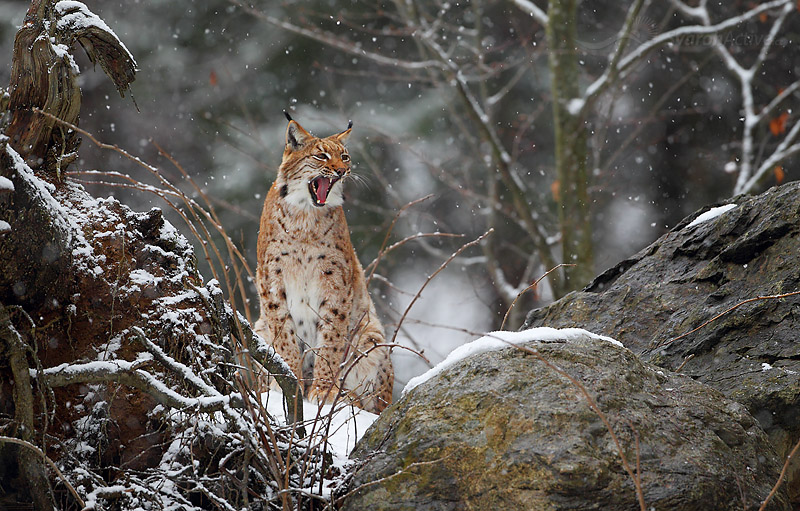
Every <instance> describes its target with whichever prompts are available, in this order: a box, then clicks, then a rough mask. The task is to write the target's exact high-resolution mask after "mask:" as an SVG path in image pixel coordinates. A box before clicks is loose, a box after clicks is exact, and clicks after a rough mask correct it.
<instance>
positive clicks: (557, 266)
mask: <svg viewBox="0 0 800 511" xmlns="http://www.w3.org/2000/svg"><path fill="white" fill-rule="evenodd" d="M562 266H576V265H574V264H567V263H560V264H558V265H556V266H554V267H552V268H550V269H549V270H547V271H546V272H545V273H544V275H542V276H541V277H539V278H538V279H536V280H535V281H534V282H533V284H531V285H530V286H528V287H526V288H525V289H523V290H522V291H520V292H519V293H517V297H516V298H514V301H513V302H511V305H510V306H509V307H508V310H507V311H506V314H505V316H503V322H502V323H500V330H502V329H503V327H505V326H506V320H507V319H508V316H509V314H511V309H513V308H514V305H516V304H517V300H519V298H520V296H522V295H524V294H525V293H527V292H528V291H530V290H531V289H533V288H535V287H536V286H538V285H539V282H541V281H542V280H544V279H545V277H547V276H548V275H550V273H551V272H554V271H556V270H557V269H559V268H561V267H562Z"/></svg>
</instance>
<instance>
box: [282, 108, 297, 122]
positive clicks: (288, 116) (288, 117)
mask: <svg viewBox="0 0 800 511" xmlns="http://www.w3.org/2000/svg"><path fill="white" fill-rule="evenodd" d="M283 115H285V116H286V120H287V121H293V120H294V119H292V116H291V115H289V112H287V111H286V110H284V111H283Z"/></svg>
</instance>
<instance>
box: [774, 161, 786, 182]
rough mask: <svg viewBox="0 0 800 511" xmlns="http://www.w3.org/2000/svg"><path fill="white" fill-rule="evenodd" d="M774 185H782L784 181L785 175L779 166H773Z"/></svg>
mask: <svg viewBox="0 0 800 511" xmlns="http://www.w3.org/2000/svg"><path fill="white" fill-rule="evenodd" d="M774 172H775V184H777V185H779V184H781V183H783V180H784V179H786V173H785V172H784V171H783V167H781V166H780V165H776V166H775V171H774Z"/></svg>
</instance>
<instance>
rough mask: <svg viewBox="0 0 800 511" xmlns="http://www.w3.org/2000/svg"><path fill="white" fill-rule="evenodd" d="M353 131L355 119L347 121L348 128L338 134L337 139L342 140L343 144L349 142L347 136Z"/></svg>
mask: <svg viewBox="0 0 800 511" xmlns="http://www.w3.org/2000/svg"><path fill="white" fill-rule="evenodd" d="M351 131H353V121H350V122H348V123H347V129H346V130H344V131H343V132H341V133H339V134H338V135H336V140H338V141H339V142H341V144H342V145H345V144H347V138H348V137H349V136H350V132H351Z"/></svg>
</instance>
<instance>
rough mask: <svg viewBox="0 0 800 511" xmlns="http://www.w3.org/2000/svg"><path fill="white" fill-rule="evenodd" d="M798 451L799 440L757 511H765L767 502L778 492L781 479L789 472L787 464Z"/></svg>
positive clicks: (799, 446)
mask: <svg viewBox="0 0 800 511" xmlns="http://www.w3.org/2000/svg"><path fill="white" fill-rule="evenodd" d="M798 449H800V440H798V441H797V443H796V444H794V448H793V449H792V452H790V453H789V455H788V456H787V457H786V461H785V462H783V468H782V469H781V474H780V475H779V476H778V480H777V481H776V482H775V486H773V487H772V491H770V492H769V495H767V498H766V499H764V502H762V503H761V507H759V508H758V511H764V510H765V509H767V504H769V501H770V500H772V497H774V496H775V494H776V493H777V492H778V488H780V487H781V484H782V483H783V478H784V477H785V476H786V471H787V470H789V463H790V462H791V461H792V458H794V455H795V454H797V451H798Z"/></svg>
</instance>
